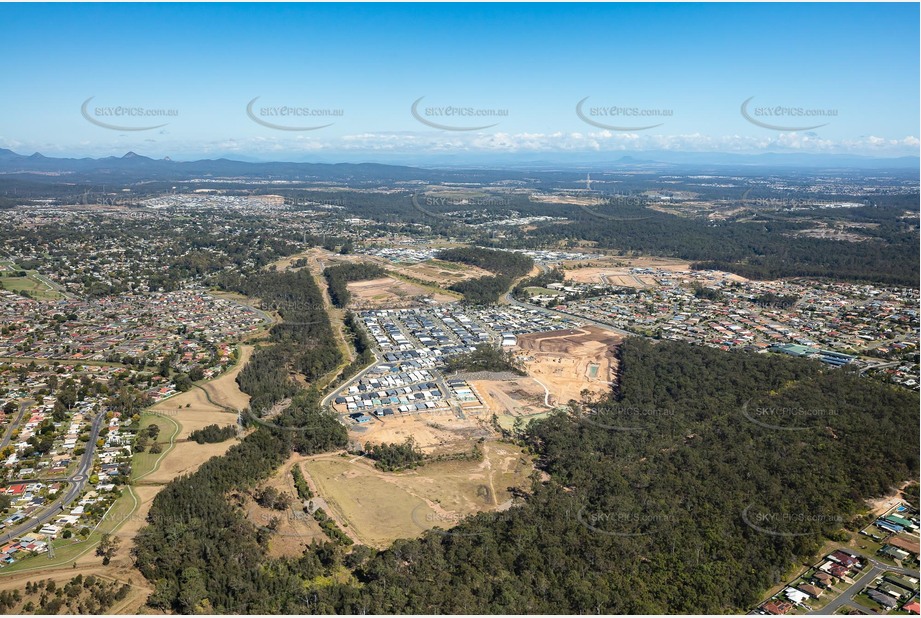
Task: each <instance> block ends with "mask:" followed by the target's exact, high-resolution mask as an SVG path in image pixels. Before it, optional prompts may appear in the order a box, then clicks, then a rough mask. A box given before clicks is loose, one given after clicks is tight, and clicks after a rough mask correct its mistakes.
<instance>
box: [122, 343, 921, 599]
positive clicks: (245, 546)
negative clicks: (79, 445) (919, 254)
mask: <svg viewBox="0 0 921 618" xmlns="http://www.w3.org/2000/svg"><path fill="white" fill-rule="evenodd" d="M618 355H619V360H620V376H619V381H618V387H617V388H616V390H615V391H612V394H611V395H610V396H609V397H608V398H606V399H604V400H602V401H600V402H597V403H595V404H592V405H590V406H588V407H586V409H584V410H578V411H576V412H575V413H574V414H565V413H556V414H554V415H552V416H551V417H549V418H548V419H546V420H544V421H542V422H535V423H532V424H531V425H530V426H529V427H528V429H527V430H526V432H525V433H524V434H523V435H522V436H521V440H522V442H523V444H525V445H526V446H527V447H528V448H529V449H531V450H532V451H533V452H534V454H535V455H536V456H537V457H538V465H539V467H540V468H541V469H542V470H544V471H545V472H547V473H548V474H549V481H547V482H540V481H538V480H537V477H535V480H534V483H533V486H532V488H531V490H530V494H529V495H528V496H526V497H523V498H520V499H518V500H517V502H516V505H515V506H513V507H512V508H511V509H510V510H509V511H506V512H504V513H503V517H501V518H496V517H495V516H494V515H493V514H488V513H486V514H482V515H479V516H475V517H472V518H470V519H468V520H466V521H465V522H464V523H462V524H460V526H459V527H457V528H454V529H453V530H452V532H453V533H452V534H441V533H438V532H430V533H427V534H426V535H425V536H424V537H423V538H421V539H416V540H405V541H398V542H396V543H394V545H393V546H392V547H390V548H389V549H386V550H384V551H382V552H376V551H374V550H370V549H368V548H363V547H358V548H355V549H354V550H352V551H351V552H348V550H347V549H346V548H345V547H344V546H342V545H340V544H337V543H332V544H324V545H315V546H313V547H312V548H311V549H309V550H308V551H306V552H305V553H304V555H303V556H302V557H300V558H296V559H270V558H268V557H267V556H266V543H267V535H269V534H271V532H267V531H265V530H262V529H257V528H255V527H254V526H253V525H252V524H249V523H248V522H246V520H245V518H244V517H243V515H242V513H241V512H240V511H239V510H237V509H235V508H233V507H231V506H229V505H228V503H227V501H226V499H225V498H224V494H225V493H226V492H228V491H231V490H232V489H234V488H239V487H247V486H251V485H252V484H254V483H255V482H256V481H258V480H259V479H260V478H264V477H265V476H267V475H268V474H269V473H270V472H271V471H272V469H273V468H274V467H276V466H277V465H278V464H280V462H281V461H283V460H284V459H285V458H286V457H287V454H288V453H289V452H290V449H291V448H292V447H293V446H294V445H293V442H292V440H291V438H290V437H291V436H293V435H306V436H310V438H309V439H308V440H306V443H302V444H301V447H302V448H303V450H302V452H318V451H321V450H324V449H330V448H338V447H339V443H338V442H337V440H336V439H331V438H330V437H329V436H325V435H324V432H323V425H322V424H321V423H316V422H309V421H306V419H301V425H300V427H303V431H300V432H290V431H289V432H279V431H275V430H273V429H272V428H271V427H269V426H265V427H263V426H261V427H259V428H258V429H257V431H256V432H255V433H253V434H252V435H250V436H249V437H247V438H246V439H245V440H244V441H243V442H242V443H240V444H239V445H237V446H235V447H233V448H232V449H230V451H228V453H227V455H226V456H225V457H222V458H215V459H212V460H210V461H209V462H207V463H206V464H205V465H204V466H202V468H201V469H200V470H199V471H198V472H196V473H195V474H193V475H191V476H187V477H182V478H180V479H178V480H177V481H174V482H173V483H171V484H170V485H169V486H168V487H167V488H166V489H165V490H164V491H163V492H161V494H160V495H158V496H157V498H156V500H155V502H154V506H153V509H152V510H151V517H150V521H151V522H152V523H151V525H150V526H149V527H148V528H147V529H145V531H144V534H142V535H141V536H140V540H139V549H138V551H137V562H138V566H139V567H140V568H141V570H142V572H143V573H144V574H145V576H147V577H148V578H149V579H150V580H151V581H152V582H154V583H155V585H156V592H155V594H154V595H153V596H152V597H151V601H150V602H151V604H152V605H154V606H155V607H159V608H165V609H172V610H175V611H181V612H192V611H213V612H218V613H229V612H241V613H242V612H248V613H273V612H277V613H355V614H359V613H497V612H498V613H503V612H504V613H551V612H553V613H589V612H591V613H650V612H666V613H721V612H738V611H741V610H744V609H746V608H748V607H750V606H751V605H752V604H753V603H755V602H756V601H757V599H758V597H759V595H760V594H761V593H762V592H763V591H764V590H765V589H766V588H767V587H769V586H771V585H773V584H775V583H777V582H778V581H779V580H780V578H781V577H782V575H783V574H784V573H785V572H787V570H788V569H789V568H790V567H791V566H792V565H793V564H794V562H795V561H797V560H801V559H804V558H805V557H807V556H809V555H810V554H811V553H812V552H814V551H816V550H817V548H818V547H819V546H820V544H821V543H822V541H823V539H824V538H826V537H832V538H834V537H835V536H836V535H837V530H839V529H840V528H841V527H842V525H847V522H848V520H849V517H850V516H851V515H852V514H854V513H855V512H857V511H858V510H859V509H860V508H861V507H862V500H863V499H864V498H867V497H871V496H878V495H881V494H884V493H885V492H886V491H887V490H888V489H889V488H890V487H892V486H893V485H895V484H897V483H898V482H900V481H902V480H904V479H907V478H912V477H916V476H917V474H918V454H917V448H916V447H917V443H918V439H919V436H918V426H917V422H916V415H917V409H918V405H919V401H918V395H917V394H915V393H911V392H908V391H904V390H901V389H895V388H890V387H888V386H886V385H882V384H877V383H874V382H871V381H867V380H864V379H861V378H859V377H858V376H856V375H854V374H852V373H849V372H847V371H842V370H835V369H830V368H827V367H826V366H823V365H821V364H820V363H815V362H812V361H806V360H802V359H792V358H786V357H776V356H766V355H756V354H749V353H745V352H738V353H736V352H730V353H727V352H722V351H718V350H713V349H710V348H706V347H699V346H692V345H688V344H683V343H677V342H660V343H656V344H654V343H651V342H649V341H646V340H641V339H628V340H627V341H625V342H624V343H623V344H622V346H620V348H619V349H618ZM790 411H795V413H790ZM314 420H317V419H316V418H314ZM305 421H306V422H305ZM289 426H291V425H289ZM752 522H760V526H759V527H754V526H752V525H751V523H752ZM765 522H768V523H765ZM347 552H348V553H347ZM343 569H345V571H346V572H351V577H346V578H344V579H343V578H342V577H341V574H342V573H343ZM333 574H338V575H336V576H335V577H332V575H333Z"/></svg>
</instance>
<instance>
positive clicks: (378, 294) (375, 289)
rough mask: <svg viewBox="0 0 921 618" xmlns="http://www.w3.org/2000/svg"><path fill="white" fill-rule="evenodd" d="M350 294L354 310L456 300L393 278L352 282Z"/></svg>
mask: <svg viewBox="0 0 921 618" xmlns="http://www.w3.org/2000/svg"><path fill="white" fill-rule="evenodd" d="M348 289H349V291H350V292H351V293H352V299H351V300H350V301H349V306H350V307H352V308H355V309H374V308H378V307H382V308H386V309H400V308H403V307H409V306H415V305H418V304H419V302H420V300H421V299H423V298H428V299H431V300H434V301H435V302H438V303H448V302H452V301H454V300H456V298H455V297H454V296H451V295H449V294H442V293H439V292H436V291H433V290H432V289H431V288H426V287H423V286H421V285H417V284H415V283H410V282H408V281H402V280H400V279H396V278H394V277H381V278H380V279H370V280H368V281H353V282H352V283H349V284H348Z"/></svg>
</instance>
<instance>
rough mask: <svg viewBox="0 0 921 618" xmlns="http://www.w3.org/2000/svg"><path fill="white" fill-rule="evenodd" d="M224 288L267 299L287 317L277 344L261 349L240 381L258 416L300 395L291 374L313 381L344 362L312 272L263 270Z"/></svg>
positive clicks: (276, 330) (234, 278)
mask: <svg viewBox="0 0 921 618" xmlns="http://www.w3.org/2000/svg"><path fill="white" fill-rule="evenodd" d="M219 284H220V286H221V287H222V288H223V289H227V290H231V291H234V292H239V293H241V294H245V295H247V296H252V297H256V298H259V299H261V301H262V306H263V307H265V308H267V309H273V310H275V311H277V312H278V314H279V315H280V316H281V318H282V322H281V323H279V324H275V325H274V326H273V327H272V329H271V331H270V333H269V340H270V341H271V343H272V344H273V345H269V346H262V347H259V348H257V349H256V351H255V352H254V353H253V356H252V358H251V359H250V362H249V363H247V365H246V367H244V368H243V370H242V371H241V372H240V374H239V375H238V376H237V383H238V384H239V385H240V388H241V389H242V390H243V391H244V392H246V393H248V394H249V395H250V396H251V399H250V408H251V410H252V411H253V412H254V413H255V414H257V415H260V414H262V413H263V412H264V411H266V410H268V409H269V408H270V407H271V406H272V405H274V404H275V403H276V402H278V401H281V400H282V399H285V398H288V397H292V396H293V395H294V394H295V393H297V392H298V390H299V389H298V387H297V385H296V384H295V383H294V381H293V380H292V379H291V377H290V375H289V374H290V372H292V371H293V372H297V373H300V374H302V375H303V376H304V377H305V378H306V379H307V380H308V381H313V380H315V379H316V378H318V377H320V376H322V375H324V374H326V373H328V372H329V371H332V370H333V369H335V368H336V366H337V365H338V364H339V362H340V361H341V360H342V354H341V352H340V351H339V348H338V347H337V346H336V342H335V338H334V337H333V330H332V326H330V323H329V318H328V316H327V315H326V309H325V307H324V306H323V295H322V293H321V292H320V288H319V287H317V284H316V281H314V279H313V276H312V275H311V274H310V271H308V270H307V269H302V270H298V271H296V272H284V273H279V272H272V271H263V272H259V273H257V274H253V275H249V276H242V275H239V274H237V273H232V274H226V275H224V276H223V277H222V278H221V279H220V280H219Z"/></svg>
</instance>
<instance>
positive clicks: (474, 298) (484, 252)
mask: <svg viewBox="0 0 921 618" xmlns="http://www.w3.org/2000/svg"><path fill="white" fill-rule="evenodd" d="M438 258H439V259H442V260H445V261H448V262H460V263H462V264H469V265H471V266H477V267H479V268H482V269H483V270H488V271H489V272H491V273H493V276H491V277H490V276H485V277H477V278H476V279H467V280H466V281H459V282H457V283H455V284H454V285H452V286H451V288H450V289H451V290H454V291H455V292H459V293H461V294H463V295H464V301H465V302H468V303H473V304H478V305H485V304H490V303H494V302H496V301H497V300H499V297H500V296H502V295H503V294H504V293H505V292H507V291H508V289H509V287H510V286H511V285H512V282H513V281H514V280H515V279H517V278H518V277H522V276H524V275H526V274H528V272H530V270H531V269H532V268H533V267H534V260H532V259H531V258H530V257H528V256H526V255H524V254H522V253H512V252H511V251H497V250H495V249H484V248H482V247H459V248H456V249H445V250H444V251H440V252H439V253H438Z"/></svg>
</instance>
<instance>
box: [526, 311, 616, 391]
mask: <svg viewBox="0 0 921 618" xmlns="http://www.w3.org/2000/svg"><path fill="white" fill-rule="evenodd" d="M622 340H623V339H622V338H621V337H620V336H618V335H615V334H613V333H611V332H610V331H607V330H604V329H601V328H598V327H595V326H586V327H584V328H577V329H567V330H560V331H550V332H545V333H533V334H529V335H519V336H518V345H517V349H518V350H519V353H520V358H521V359H522V360H523V361H524V365H525V370H526V371H527V372H528V375H529V376H531V377H533V378H534V379H535V380H537V381H538V383H540V384H541V385H542V386H544V387H545V388H546V389H547V390H548V391H549V393H550V398H549V399H550V404H551V405H565V404H566V403H567V402H568V401H569V400H571V399H574V400H576V401H580V400H582V391H583V390H587V391H588V392H589V393H590V394H591V395H593V396H598V395H603V394H604V393H606V392H607V391H608V390H610V388H611V382H612V381H613V380H614V372H615V370H616V368H617V367H616V365H617V361H616V359H615V357H614V350H615V347H616V346H617V345H618V344H619V343H620V342H621V341H622Z"/></svg>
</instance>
